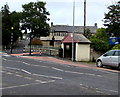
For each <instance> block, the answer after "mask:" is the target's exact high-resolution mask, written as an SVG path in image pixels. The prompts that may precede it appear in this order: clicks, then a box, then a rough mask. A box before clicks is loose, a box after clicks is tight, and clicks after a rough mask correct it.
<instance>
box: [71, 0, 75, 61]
mask: <svg viewBox="0 0 120 97" xmlns="http://www.w3.org/2000/svg"><path fill="white" fill-rule="evenodd" d="M74 21H75V0H74V1H73V33H72V34H71V37H72V61H74Z"/></svg>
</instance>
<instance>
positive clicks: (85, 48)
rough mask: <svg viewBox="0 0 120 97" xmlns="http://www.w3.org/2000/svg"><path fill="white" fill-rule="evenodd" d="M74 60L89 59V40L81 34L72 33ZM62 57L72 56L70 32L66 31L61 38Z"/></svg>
mask: <svg viewBox="0 0 120 97" xmlns="http://www.w3.org/2000/svg"><path fill="white" fill-rule="evenodd" d="M73 42H74V55H73V56H74V60H75V61H90V44H91V42H90V41H89V40H88V39H87V38H86V37H85V36H84V35H82V34H77V33H75V34H74V41H73ZM62 49H63V57H64V58H72V33H68V34H67V35H66V36H65V37H64V39H63V40H62Z"/></svg>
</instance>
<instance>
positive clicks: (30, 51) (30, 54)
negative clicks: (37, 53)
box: [29, 29, 32, 56]
mask: <svg viewBox="0 0 120 97" xmlns="http://www.w3.org/2000/svg"><path fill="white" fill-rule="evenodd" d="M31 31H32V30H31V29H30V52H29V55H30V56H31Z"/></svg>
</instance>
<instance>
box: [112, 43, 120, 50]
mask: <svg viewBox="0 0 120 97" xmlns="http://www.w3.org/2000/svg"><path fill="white" fill-rule="evenodd" d="M114 49H120V44H116V45H115V46H113V48H112V50H114Z"/></svg>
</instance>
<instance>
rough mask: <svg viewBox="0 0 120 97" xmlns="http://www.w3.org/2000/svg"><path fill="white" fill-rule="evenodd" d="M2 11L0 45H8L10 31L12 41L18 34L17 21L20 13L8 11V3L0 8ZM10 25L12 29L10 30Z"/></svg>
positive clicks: (14, 40)
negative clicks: (0, 39) (0, 42)
mask: <svg viewBox="0 0 120 97" xmlns="http://www.w3.org/2000/svg"><path fill="white" fill-rule="evenodd" d="M1 12H2V45H3V46H8V45H9V44H10V42H11V33H13V43H14V42H16V40H17V39H18V37H19V35H20V31H19V21H20V17H19V16H20V15H19V13H17V12H12V13H11V12H10V11H9V6H8V4H6V5H4V6H3V7H2V9H1ZM11 27H13V28H14V29H13V30H12V29H11Z"/></svg>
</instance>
